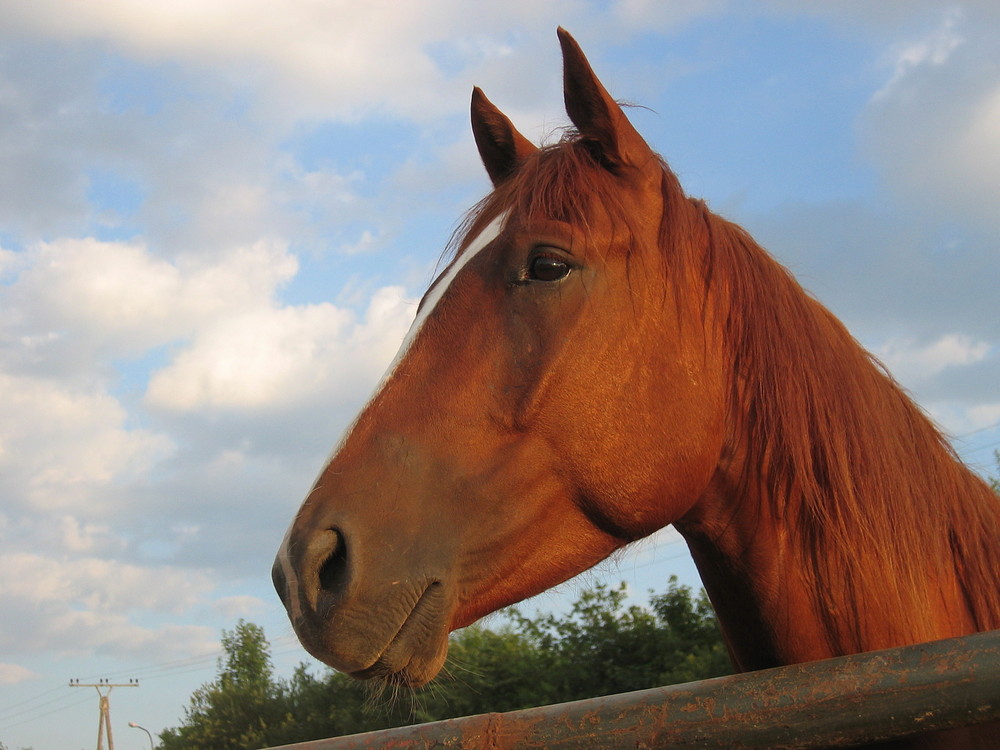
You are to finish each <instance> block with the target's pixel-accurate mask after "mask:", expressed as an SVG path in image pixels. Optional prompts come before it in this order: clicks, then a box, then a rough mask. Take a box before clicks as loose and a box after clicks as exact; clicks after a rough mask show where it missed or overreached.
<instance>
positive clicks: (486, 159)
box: [472, 86, 538, 186]
mask: <svg viewBox="0 0 1000 750" xmlns="http://www.w3.org/2000/svg"><path fill="white" fill-rule="evenodd" d="M472 134H473V135H474V136H475V137H476V146H477V147H478V148H479V156H480V157H481V158H482V160H483V166H485V167H486V172H487V173H488V174H489V176H490V179H491V180H492V181H493V184H494V186H496V185H499V184H500V183H501V182H503V181H504V180H505V179H507V178H508V177H510V175H512V174H513V173H514V171H515V170H516V169H517V168H518V166H519V165H520V164H521V162H523V161H524V160H525V159H526V158H527V157H528V156H530V155H531V154H532V153H534V152H535V151H537V150H538V149H537V148H536V146H535V145H534V144H533V143H532V142H531V141H529V140H528V139H527V138H525V137H524V136H523V135H521V134H520V133H519V132H517V130H516V129H515V128H514V126H513V125H512V124H511V122H510V120H509V119H508V118H507V115H505V114H504V113H503V112H501V111H500V110H499V109H497V108H496V106H495V105H494V104H493V102H491V101H490V100H489V99H487V98H486V94H484V93H483V92H482V90H480V89H479V87H478V86H477V87H476V88H474V89H473V90H472Z"/></svg>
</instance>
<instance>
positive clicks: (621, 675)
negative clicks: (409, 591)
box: [161, 578, 730, 750]
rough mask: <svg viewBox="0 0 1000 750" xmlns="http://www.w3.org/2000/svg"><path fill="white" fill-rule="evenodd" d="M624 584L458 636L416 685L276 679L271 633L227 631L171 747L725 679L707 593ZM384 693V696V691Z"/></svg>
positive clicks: (345, 729)
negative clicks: (633, 592)
mask: <svg viewBox="0 0 1000 750" xmlns="http://www.w3.org/2000/svg"><path fill="white" fill-rule="evenodd" d="M626 600H627V591H626V588H625V584H622V585H621V586H619V587H617V588H609V587H607V586H603V585H597V586H594V587H593V588H590V589H587V590H585V591H583V592H582V593H581V594H580V596H579V598H578V599H577V601H576V603H575V604H574V605H573V607H572V609H571V611H570V613H569V615H568V616H565V617H561V616H556V615H551V614H548V615H538V616H536V617H534V618H529V617H526V616H525V615H523V614H521V613H520V612H519V611H518V610H517V609H509V610H507V611H506V612H505V613H504V614H503V615H501V617H500V620H499V624H498V625H497V626H496V627H489V628H488V627H486V626H484V625H481V624H477V625H472V626H470V627H467V628H464V629H463V630H461V631H459V632H457V633H454V634H453V635H452V638H451V646H450V649H449V657H448V662H447V664H446V665H445V669H444V670H443V674H442V676H441V677H439V678H438V679H437V680H435V681H434V682H433V683H432V684H431V685H429V686H427V687H426V688H423V689H420V690H417V691H408V690H396V691H395V692H394V691H393V690H392V689H390V690H389V691H387V693H386V694H382V695H381V696H380V697H379V696H378V695H376V696H374V697H373V695H372V691H371V689H368V690H366V689H365V688H364V687H363V686H361V685H359V684H358V683H357V682H356V681H354V680H352V679H351V678H350V677H348V676H347V675H344V674H341V673H339V672H335V671H333V670H329V669H326V670H323V671H321V672H320V673H319V674H317V673H314V672H313V671H311V670H310V669H309V668H308V667H307V666H306V665H300V666H299V667H298V668H297V669H296V670H295V672H294V674H293V675H292V676H291V678H290V679H289V680H287V681H277V680H275V678H274V676H273V674H272V668H271V661H270V655H269V645H268V643H267V640H266V639H265V637H264V631H263V630H262V629H261V628H259V627H258V626H256V625H252V624H249V623H245V622H243V621H240V623H239V624H238V625H237V626H236V628H235V629H234V630H233V631H232V632H227V631H223V637H222V645H223V649H224V651H225V655H224V657H223V658H221V659H220V660H219V674H218V677H217V679H216V680H214V681H213V682H211V683H208V684H206V685H203V686H202V687H200V688H199V689H198V690H196V691H195V693H194V695H192V697H191V701H190V706H189V707H188V708H187V709H186V711H185V717H184V721H183V723H182V724H181V726H179V727H178V728H176V729H168V730H166V731H164V732H163V733H162V734H161V746H162V747H163V748H164V749H165V750H179V749H180V748H190V749H191V750H201V749H202V748H204V749H205V750H207V749H208V748H213V750H215V749H217V750H230V749H232V750H235V749H236V748H241V749H242V748H246V749H247V750H251V749H252V748H260V747H266V746H269V745H283V744H292V743H296V742H303V741H308V740H313V739H319V738H323V737H336V736H340V735H345V734H354V733H357V732H368V731H373V730H376V729H383V728H386V727H391V726H400V725H403V724H412V723H418V722H425V721H436V720H439V719H447V718H451V717H455V716H468V715H471V714H478V713H486V712H489V711H511V710H515V709H519V708H528V707H531V706H539V705H545V704H550V703H558V702H562V701H567V700H575V699H579V698H589V697H592V696H596V695H607V694H610V693H617V692H624V691H628V690H638V689H641V688H647V687H654V686H657V685H666V684H672V683H676V682H685V681H689V680H697V679H703V678H706V677H714V676H717V675H720V674H726V673H728V672H729V671H730V666H729V661H728V658H727V656H726V651H725V647H724V646H723V643H722V637H721V634H720V633H719V628H718V624H717V622H716V619H715V614H714V613H713V611H712V608H711V606H710V605H709V603H708V600H707V599H706V598H705V595H704V593H701V594H698V595H697V596H696V595H695V594H693V592H692V591H691V589H690V588H688V587H686V586H680V585H678V583H677V580H676V578H671V579H670V582H669V585H668V587H667V591H666V592H665V593H663V594H659V595H656V594H653V593H652V592H650V600H649V601H650V605H649V606H648V607H642V606H638V605H629V606H626ZM376 692H377V691H376Z"/></svg>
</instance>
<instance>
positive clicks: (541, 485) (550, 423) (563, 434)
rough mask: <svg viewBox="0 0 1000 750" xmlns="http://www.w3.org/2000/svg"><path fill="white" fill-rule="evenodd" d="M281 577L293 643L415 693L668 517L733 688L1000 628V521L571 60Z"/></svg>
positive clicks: (480, 110) (969, 481)
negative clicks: (525, 604) (481, 627)
mask: <svg viewBox="0 0 1000 750" xmlns="http://www.w3.org/2000/svg"><path fill="white" fill-rule="evenodd" d="M559 38H560V42H561V44H562V51H563V61H564V85H565V101H566V110H567V112H568V114H569V117H570V119H571V120H572V122H573V125H574V126H575V130H574V131H573V132H571V133H568V134H567V135H566V136H565V137H564V138H563V139H562V140H561V142H559V143H557V144H554V145H551V146H547V147H544V148H537V147H535V146H534V145H532V144H531V143H530V142H529V141H528V140H527V139H526V138H524V136H522V135H521V134H520V133H518V132H517V131H516V130H515V129H514V127H513V126H512V124H511V123H510V121H509V120H508V119H507V117H506V116H505V115H503V114H502V113H501V112H500V111H499V110H498V109H497V108H496V107H494V105H493V104H492V103H490V101H489V100H487V99H486V97H485V96H484V95H483V94H482V92H481V91H479V90H478V89H476V90H475V91H474V93H473V98H472V128H473V132H474V134H475V137H476V143H477V145H478V148H479V153H480V155H481V157H482V160H483V162H484V164H485V167H486V170H487V172H488V173H489V176H490V178H491V180H492V182H493V185H494V190H493V192H492V193H491V194H490V195H489V196H488V197H487V198H486V199H484V200H483V201H482V202H481V203H480V204H479V206H478V207H477V208H476V209H475V210H474V211H473V212H472V213H471V214H470V216H469V218H468V219H467V220H466V222H465V224H464V226H463V228H462V230H460V232H459V233H458V234H457V235H456V237H457V238H458V239H457V242H456V245H457V247H456V253H455V257H454V259H453V260H451V261H450V263H449V264H448V265H447V267H446V268H445V269H444V271H443V272H442V273H441V275H440V276H439V277H438V278H437V280H436V281H435V282H434V283H433V284H432V285H431V287H430V289H429V291H428V292H427V294H426V295H425V297H424V298H423V300H422V302H421V305H420V307H419V309H418V312H417V317H416V320H415V322H414V323H413V327H412V328H411V330H410V333H409V334H408V336H407V338H406V340H405V341H404V343H403V346H402V349H401V350H400V353H399V355H398V356H397V358H396V361H395V362H394V364H393V365H392V367H391V369H390V371H389V373H388V374H387V375H386V377H385V379H384V380H383V382H382V383H381V385H380V386H379V388H378V389H377V391H376V393H375V395H374V396H373V397H372V398H371V400H370V401H369V402H368V404H367V405H366V406H365V408H364V409H363V410H362V412H361V413H360V415H359V416H358V417H357V419H356V421H355V422H354V424H353V425H352V426H351V427H350V428H349V430H348V431H347V434H346V435H345V437H344V438H343V440H342V442H341V444H340V446H339V447H338V449H337V450H336V452H335V453H334V455H333V457H332V459H331V460H330V462H329V464H328V465H327V466H326V468H325V469H324V470H323V472H322V474H321V475H320V477H319V479H318V480H317V482H316V484H315V486H314V487H313V489H312V491H311V492H310V494H309V496H308V498H307V499H306V501H305V503H304V504H303V505H302V508H301V509H300V510H299V513H298V515H297V516H296V518H295V520H294V523H293V524H292V526H291V528H290V529H289V531H288V533H287V535H286V537H285V541H284V543H283V544H282V547H281V550H280V551H279V553H278V558H277V561H276V563H275V567H274V580H275V585H276V587H277V589H278V592H279V593H280V595H281V598H282V600H283V601H284V604H285V606H286V608H287V609H288V612H289V616H290V618H291V620H292V622H293V624H294V627H295V630H296V632H297V634H298V636H299V638H300V639H301V641H302V643H303V644H304V645H305V647H306V648H307V649H308V650H309V651H310V652H311V653H312V654H313V655H315V656H316V657H317V658H319V659H321V660H322V661H324V662H326V663H328V664H330V665H332V666H333V667H336V668H337V669H340V670H343V671H345V672H348V673H350V674H352V675H354V676H356V677H358V678H369V677H380V678H384V679H388V680H390V681H393V682H395V683H398V684H406V685H420V684H423V683H425V682H427V681H428V680H430V679H431V678H433V677H434V676H435V674H436V673H437V672H438V670H439V669H440V667H441V665H442V663H443V662H444V659H445V654H446V652H447V649H448V634H449V632H451V631H452V630H455V629H456V628H460V627H463V626H465V625H468V624H469V623H471V622H473V621H475V620H476V619H477V618H479V617H482V616H483V615H486V614H487V613H490V612H493V611H494V610H496V609H497V608H499V607H503V606H505V605H508V604H511V603H513V602H517V601H519V600H521V599H524V598H525V597H528V596H532V595H533V594H537V593H539V592H540V591H542V590H544V589H546V588H549V587H551V586H553V585H555V584H557V583H560V582H562V581H565V580H566V579H568V578H570V577H571V576H573V575H575V574H577V573H579V572H581V571H583V570H585V569H587V568H589V567H590V566H592V565H594V564H595V563H597V562H599V561H600V560H603V559H604V558H606V557H607V556H608V555H610V554H611V553H612V552H614V551H615V550H617V549H619V548H621V547H622V546H624V545H627V544H629V543H630V542H633V541H635V540H637V539H640V538H642V537H645V536H647V535H649V534H651V533H653V532H654V531H656V530H657V529H661V528H663V527H664V526H666V525H667V524H674V526H675V527H676V528H677V530H678V531H679V532H680V533H681V534H682V535H683V536H684V538H685V540H686V541H687V544H688V546H689V547H690V549H691V553H692V555H693V557H694V560H695V562H696V564H697V565H698V568H699V571H700V572H701V575H702V578H703V581H704V584H705V587H706V589H707V590H708V593H709V595H710V597H711V599H712V602H713V603H714V605H715V608H716V610H717V612H718V616H719V620H720V622H721V624H722V628H723V630H724V632H725V637H726V640H727V643H728V646H729V649H730V651H731V654H732V659H733V662H734V663H735V665H736V667H737V668H738V669H740V670H751V669H760V668H763V667H772V666H777V665H782V664H789V663H793V662H802V661H809V660H813V659H822V658H825V657H831V656H836V655H839V654H849V653H854V652H859V651H867V650H874V649H880V648H886V647H891V646H898V645H903V644H910V643H916V642H922V641H927V640H932V639H937V638H944V637H948V636H957V635H961V634H966V633H971V632H975V631H978V630H985V629H992V628H998V627H1000V502H998V498H997V497H996V495H995V494H994V493H993V492H992V491H991V490H990V489H989V488H988V487H987V486H986V484H985V483H984V482H983V481H982V480H981V479H979V478H978V477H976V476H975V475H974V474H973V473H972V472H970V471H969V470H968V469H967V468H966V467H965V466H963V465H962V464H961V463H960V462H959V461H958V460H957V459H956V457H955V455H954V453H953V451H952V450H951V449H950V448H949V446H948V444H947V442H946V441H945V440H944V439H943V438H942V436H941V434H940V433H939V432H938V431H937V429H936V428H935V427H934V426H933V425H932V424H931V423H930V421H928V419H927V418H926V417H925V416H924V415H923V414H922V413H921V411H920V409H919V408H917V407H916V406H915V405H914V404H913V403H912V402H911V401H910V399H909V398H907V396H906V395H905V394H904V393H903V391H902V390H901V389H900V388H899V386H898V385H896V383H895V382H894V381H893V380H892V378H891V377H890V376H889V375H888V374H887V373H886V372H885V371H884V369H883V368H882V367H881V366H880V365H879V363H878V362H876V361H875V360H874V359H873V358H872V357H871V356H870V355H869V354H868V353H866V352H865V351H864V350H863V349H862V348H861V347H860V346H859V345H858V343H857V342H856V341H854V339H853V338H852V337H851V336H850V334H849V333H848V332H847V330H846V329H845V328H844V326H843V325H842V324H841V323H840V322H839V321H838V320H836V319H835V318H834V316H833V315H832V314H831V313H830V312H828V311H827V310H826V309H825V308H824V307H823V306H822V305H820V304H819V303H818V302H817V301H816V300H814V299H813V298H812V297H810V296H809V295H808V294H806V293H805V292H804V291H803V290H802V288H801V287H800V286H799V285H798V283H796V281H795V280H794V279H793V278H792V277H791V275H790V274H789V273H788V271H786V270H785V269H784V268H783V267H782V266H780V265H779V264H778V263H777V262H776V261H775V260H774V259H772V258H771V257H770V256H769V255H768V254H767V253H766V252H765V251H764V250H763V249H761V247H760V246H758V245H757V244H756V243H755V242H754V241H753V239H751V238H750V237H749V236H748V235H747V234H746V233H745V232H744V231H743V230H742V229H740V227H738V226H736V225H734V224H732V223H729V222H728V221H726V220H724V219H722V218H720V217H719V216H717V215H715V214H713V213H712V212H711V211H709V209H708V208H707V207H706V206H705V204H704V203H702V202H701V201H698V200H692V199H690V198H688V197H687V196H685V194H684V192H683V191H682V189H681V187H680V185H679V184H678V181H677V179H676V177H675V176H674V175H673V173H672V172H671V171H670V170H669V168H668V167H667V165H666V164H665V163H664V161H663V160H662V159H661V158H660V157H659V156H657V154H656V153H654V152H653V151H652V150H651V149H650V147H649V146H648V145H647V144H646V142H645V141H644V140H643V138H642V137H641V136H640V135H639V134H638V133H637V132H636V130H635V129H634V128H633V126H632V125H631V124H630V123H629V121H628V119H627V118H626V116H625V114H624V113H623V112H622V110H621V108H620V107H619V106H618V105H617V104H616V103H615V101H614V100H613V99H612V98H611V97H610V96H609V94H608V93H607V91H606V90H605V89H604V87H603V86H602V85H601V83H600V82H599V81H598V80H597V78H596V76H595V75H594V73H593V71H592V69H591V67H590V65H589V63H588V62H587V60H586V58H585V57H584V55H583V53H582V51H581V50H580V48H579V47H578V45H577V44H576V42H575V41H574V40H573V39H572V38H571V37H570V36H569V35H568V34H566V33H565V32H564V31H562V30H560V32H559Z"/></svg>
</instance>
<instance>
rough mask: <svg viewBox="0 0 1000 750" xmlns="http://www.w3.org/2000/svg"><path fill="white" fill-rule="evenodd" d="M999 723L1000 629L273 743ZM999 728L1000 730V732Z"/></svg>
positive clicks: (863, 730)
mask: <svg viewBox="0 0 1000 750" xmlns="http://www.w3.org/2000/svg"><path fill="white" fill-rule="evenodd" d="M988 721H1000V630H995V631H992V632H988V633H978V634H976V635H970V636H964V637H961V638H952V639H949V640H944V641H935V642H933V643H925V644H920V645H916V646H905V647H903V648H896V649H889V650H886V651H875V652H871V653H866V654H855V655H853V656H844V657H839V658H836V659H828V660H825V661H817V662H811V663H808V664H796V665H793V666H789V667H779V668H777V669H767V670H762V671H760V672H748V673H745V674H739V675H732V676H730V677H719V678H716V679H712V680H703V681H701V682H689V683H687V684H684V685H674V686H671V687H662V688H652V689H650V690H639V691H636V692H634V693H623V694H621V695H611V696H606V697H603V698H591V699H589V700H582V701H574V702H572V703H561V704H558V705H553V706H543V707H541V708H530V709H524V710H521V711H511V712H509V713H493V714H482V715H480V716H468V717H465V718H461V719H448V720H445V721H437V722H433V723H430V724H420V725H417V726H409V727H399V728H396V729H387V730H383V731H379V732H368V733H366V734H355V735H351V736H349V737H338V738H334V739H327V740H315V741H312V742H303V743H299V744H296V745H284V746H282V748H271V750H291V748H295V750H360V749H361V748H372V749H373V750H374V748H414V749H416V748H421V750H423V749H425V748H462V749H463V750H472V748H490V749H491V750H492V749H494V748H495V749H498V750H500V749H506V748H512V749H513V748H575V747H602V748H622V749H624V748H656V747H659V748H683V747H698V748H768V749H772V748H786V749H789V750H792V749H794V750H806V749H807V748H819V747H844V746H848V745H852V744H857V743H859V742H873V741H879V740H885V739H893V738H898V737H906V736H909V735H913V734H919V733H923V732H928V731H934V730H938V729H950V728H953V727H959V726H967V725H972V724H978V723H982V722H988ZM998 734H1000V730H998Z"/></svg>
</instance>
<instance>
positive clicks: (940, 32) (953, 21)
mask: <svg viewBox="0 0 1000 750" xmlns="http://www.w3.org/2000/svg"><path fill="white" fill-rule="evenodd" d="M960 20H961V12H960V11H959V10H958V9H957V8H953V9H949V11H948V12H946V13H945V17H944V20H943V21H942V23H941V25H940V26H939V27H938V28H936V29H934V30H933V31H931V32H930V33H929V34H927V35H925V36H924V37H923V38H921V39H917V40H915V41H909V42H904V43H899V44H896V45H894V46H893V49H892V50H891V51H890V52H889V54H888V55H887V58H888V64H889V66H890V67H891V68H892V76H891V77H890V79H889V81H888V83H886V84H885V86H883V87H882V88H881V89H879V90H878V91H877V92H875V95H874V98H875V99H876V100H878V99H881V98H883V97H886V96H890V95H891V94H892V93H894V91H895V90H897V89H899V88H900V87H902V86H905V84H906V82H907V79H908V78H910V77H911V76H915V75H917V74H918V72H919V71H920V69H921V68H923V67H936V66H940V65H944V64H945V63H946V62H948V59H949V58H950V57H951V55H952V53H953V52H954V51H955V50H956V49H958V47H960V46H961V45H962V44H963V42H965V38H964V37H963V36H962V35H961V34H960V33H959V32H958V30H957V28H956V27H957V26H958V24H959V21H960Z"/></svg>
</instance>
